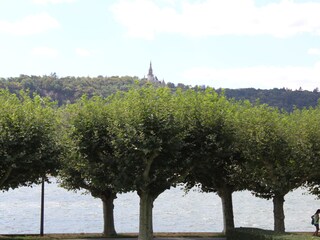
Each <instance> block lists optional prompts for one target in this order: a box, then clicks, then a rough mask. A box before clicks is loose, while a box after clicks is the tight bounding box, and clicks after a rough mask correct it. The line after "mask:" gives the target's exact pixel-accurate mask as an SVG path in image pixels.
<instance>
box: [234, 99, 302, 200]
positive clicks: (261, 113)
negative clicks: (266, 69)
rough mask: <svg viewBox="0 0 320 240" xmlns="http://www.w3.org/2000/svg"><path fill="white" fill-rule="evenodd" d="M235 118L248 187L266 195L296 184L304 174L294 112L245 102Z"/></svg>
mask: <svg viewBox="0 0 320 240" xmlns="http://www.w3.org/2000/svg"><path fill="white" fill-rule="evenodd" d="M238 119H239V122H238V124H239V125H238V128H237V129H238V131H237V133H238V138H239V139H240V141H239V143H240V146H239V147H240V148H241V149H242V150H243V154H244V156H245V158H246V159H247V161H246V167H245V168H246V169H247V172H248V175H247V176H248V177H251V178H252V184H253V185H252V184H251V185H249V186H248V189H251V190H253V191H254V192H255V194H256V195H258V196H260V197H264V198H267V199H269V198H272V197H274V195H275V194H276V193H279V194H283V195H285V194H287V193H288V192H289V191H291V190H293V189H295V188H298V187H300V186H301V185H302V183H303V182H304V181H305V179H306V175H307V174H308V173H307V172H305V171H302V170H304V168H303V163H304V161H305V160H306V159H305V158H306V156H307V152H306V151H305V148H304V147H305V146H306V144H307V143H306V139H304V138H303V137H302V136H303V131H301V129H300V126H299V123H298V122H296V119H295V118H294V116H291V115H289V114H287V113H285V112H280V111H279V110H278V109H276V108H272V107H269V106H266V105H256V106H253V105H251V104H248V103H247V104H244V105H243V110H242V111H241V112H240V117H239V118H238Z"/></svg>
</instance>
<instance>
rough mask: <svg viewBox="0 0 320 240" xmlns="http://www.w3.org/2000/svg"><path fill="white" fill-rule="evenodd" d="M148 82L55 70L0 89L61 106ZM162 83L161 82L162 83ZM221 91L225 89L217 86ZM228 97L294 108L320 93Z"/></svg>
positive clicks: (0, 82)
mask: <svg viewBox="0 0 320 240" xmlns="http://www.w3.org/2000/svg"><path fill="white" fill-rule="evenodd" d="M146 83H147V80H146V79H140V78H138V77H135V76H121V77H119V76H110V77H108V76H97V77H73V76H68V77H61V78H60V77H58V76H57V75H56V74H55V73H52V74H50V75H44V76H33V75H32V76H28V75H20V76H19V77H10V78H0V88H4V89H9V90H10V92H14V93H17V92H19V91H20V90H27V89H28V90H29V91H30V93H31V94H33V93H34V92H35V93H38V94H39V95H40V96H48V97H50V98H51V99H52V100H54V101H57V102H58V104H59V105H63V104H65V103H68V102H69V103H73V102H74V101H75V100H76V99H78V98H79V97H80V96H82V95H83V94H86V95H88V96H89V97H91V96H93V95H98V96H102V97H107V96H109V95H111V94H112V93H115V92H116V91H118V90H121V91H127V90H128V89H130V88H131V87H133V86H134V85H138V86H143V85H145V84H146ZM160 85H161V84H160V83H159V86H160ZM166 86H168V87H170V88H171V89H173V90H176V89H177V88H182V89H189V88H198V86H196V87H191V86H188V85H184V84H182V83H179V84H177V85H175V84H173V83H170V82H169V83H166ZM216 91H217V92H218V93H221V92H222V89H216ZM224 92H225V95H226V96H227V97H228V98H234V99H236V100H243V99H247V100H250V101H251V102H255V101H257V100H259V102H260V103H266V104H268V105H270V106H275V107H278V108H281V109H285V110H287V111H292V109H293V108H294V106H296V107H297V108H303V107H310V106H312V107H313V106H316V105H317V103H318V99H319V98H320V92H319V91H318V90H317V89H315V90H314V91H306V90H302V89H299V90H290V89H285V88H282V89H277V88H274V89H270V90H263V89H254V88H244V89H224Z"/></svg>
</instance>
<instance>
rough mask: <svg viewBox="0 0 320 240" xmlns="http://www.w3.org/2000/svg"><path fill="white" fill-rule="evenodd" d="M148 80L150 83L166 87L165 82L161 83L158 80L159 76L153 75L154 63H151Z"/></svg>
mask: <svg viewBox="0 0 320 240" xmlns="http://www.w3.org/2000/svg"><path fill="white" fill-rule="evenodd" d="M147 79H148V81H149V82H152V83H157V84H161V85H165V82H164V80H162V81H159V80H158V78H157V76H155V75H154V74H153V69H152V63H151V61H150V66H149V71H148V75H147Z"/></svg>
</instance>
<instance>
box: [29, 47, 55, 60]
mask: <svg viewBox="0 0 320 240" xmlns="http://www.w3.org/2000/svg"><path fill="white" fill-rule="evenodd" d="M31 54H32V55H34V56H40V57H50V58H55V57H57V56H58V55H59V53H58V51H57V50H56V49H53V48H49V47H36V48H33V49H32V50H31Z"/></svg>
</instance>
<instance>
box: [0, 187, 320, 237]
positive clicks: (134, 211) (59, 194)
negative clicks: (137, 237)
mask: <svg viewBox="0 0 320 240" xmlns="http://www.w3.org/2000/svg"><path fill="white" fill-rule="evenodd" d="M40 191H41V188H40V186H34V187H33V188H26V187H23V188H19V189H16V190H10V191H8V192H2V193H0V194H1V198H0V199H1V200H0V234H17V233H39V222H40ZM233 200H234V215H235V225H236V227H259V228H264V229H272V228H273V208H272V201H267V200H263V199H259V198H256V197H253V196H252V195H251V194H250V193H249V192H246V191H245V192H238V193H235V194H234V195H233ZM285 200H286V202H285V215H286V230H287V231H313V229H314V227H313V226H312V225H311V224H310V220H311V219H310V216H311V215H312V214H313V213H314V212H315V210H316V209H317V208H320V204H319V201H318V200H316V199H315V197H314V196H311V195H308V194H306V193H305V191H304V190H302V189H299V190H296V191H294V192H292V193H290V194H288V195H287V196H286V198H285ZM138 216H139V198H138V196H137V194H136V193H127V194H121V195H118V198H117V199H116V200H115V225H116V230H117V232H119V233H120V232H138ZM153 221H154V231H155V232H220V231H222V229H223V227H222V210H221V202H220V198H219V197H218V196H217V195H216V194H214V193H199V192H198V191H191V192H189V193H188V194H185V193H184V191H183V190H181V189H180V188H172V189H170V190H167V191H166V192H164V193H162V194H161V195H160V196H159V197H158V199H157V200H156V201H155V203H154V219H153ZM102 222H103V217H102V204H101V201H100V200H99V199H94V198H93V197H91V195H86V194H83V192H78V193H74V192H68V191H66V190H64V189H63V188H60V187H58V186H57V184H55V183H52V184H46V186H45V227H44V228H45V233H82V232H86V233H99V232H102V229H103V227H102Z"/></svg>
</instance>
